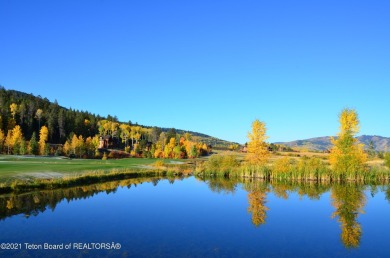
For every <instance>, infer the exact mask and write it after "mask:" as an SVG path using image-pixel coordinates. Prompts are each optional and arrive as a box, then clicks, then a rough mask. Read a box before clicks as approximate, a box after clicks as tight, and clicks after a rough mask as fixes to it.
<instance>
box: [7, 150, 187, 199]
mask: <svg viewBox="0 0 390 258" xmlns="http://www.w3.org/2000/svg"><path fill="white" fill-rule="evenodd" d="M193 170H194V165H193V164H188V163H184V162H182V161H177V160H175V161H172V160H158V161H157V160H156V159H134V158H129V159H120V160H79V159H73V160H70V159H65V158H58V157H25V156H22V157H15V156H0V193H6V192H24V191H31V190H34V189H55V188H60V187H69V186H76V185H84V184H91V183H98V182H105V181H110V180H119V179H126V178H135V177H140V176H143V177H145V176H151V177H152V176H174V175H188V174H191V173H192V172H193Z"/></svg>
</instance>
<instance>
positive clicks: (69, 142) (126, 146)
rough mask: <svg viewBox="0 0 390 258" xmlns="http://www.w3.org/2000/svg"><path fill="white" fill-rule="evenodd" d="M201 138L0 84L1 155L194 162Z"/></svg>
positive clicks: (203, 148) (205, 149)
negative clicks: (67, 106) (181, 160)
mask: <svg viewBox="0 0 390 258" xmlns="http://www.w3.org/2000/svg"><path fill="white" fill-rule="evenodd" d="M199 136H205V135H202V134H197V133H192V132H185V131H182V130H176V129H174V128H171V129H167V128H159V127H150V126H142V125H138V124H137V123H136V124H133V123H132V122H131V121H128V122H120V121H118V118H117V117H116V116H111V115H108V116H107V117H103V116H100V115H96V114H93V113H90V112H87V111H80V110H74V109H71V108H64V107H62V106H60V105H59V104H58V103H57V101H54V102H51V101H49V100H48V99H47V98H42V97H41V96H34V95H32V94H27V93H23V92H19V91H15V90H6V89H5V88H4V87H1V86H0V153H3V154H17V155H25V154H30V155H58V156H59V155H66V156H72V157H79V158H104V159H105V158H119V157H130V156H132V157H148V158H153V157H155V158H177V159H178V158H182V159H183V158H196V157H199V156H203V155H207V154H208V153H209V152H210V151H211V146H210V144H206V143H203V142H201V141H199V138H200V137H199Z"/></svg>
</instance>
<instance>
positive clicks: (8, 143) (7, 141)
mask: <svg viewBox="0 0 390 258" xmlns="http://www.w3.org/2000/svg"><path fill="white" fill-rule="evenodd" d="M11 132H12V131H11V130H8V132H7V137H6V138H5V146H6V147H7V154H8V155H9V154H10V149H11V148H12V147H13V145H12V134H11Z"/></svg>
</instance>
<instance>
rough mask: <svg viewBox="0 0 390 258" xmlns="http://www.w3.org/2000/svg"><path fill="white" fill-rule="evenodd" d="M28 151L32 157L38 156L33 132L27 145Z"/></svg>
mask: <svg viewBox="0 0 390 258" xmlns="http://www.w3.org/2000/svg"><path fill="white" fill-rule="evenodd" d="M28 151H29V153H30V154H32V155H38V151H39V149H38V142H37V137H36V135H35V132H33V133H32V135H31V139H30V142H29V143H28Z"/></svg>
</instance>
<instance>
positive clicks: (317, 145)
mask: <svg viewBox="0 0 390 258" xmlns="http://www.w3.org/2000/svg"><path fill="white" fill-rule="evenodd" d="M357 139H358V140H359V141H360V142H361V143H362V144H364V148H365V149H369V148H370V144H371V142H372V145H373V147H374V149H375V150H376V151H389V150H390V138H389V137H383V136H377V135H361V136H358V137H357ZM275 144H283V145H286V146H288V147H291V148H299V149H308V150H313V151H324V150H328V149H330V148H331V147H332V144H331V142H330V136H324V137H316V138H310V139H304V140H296V141H291V142H277V143H275Z"/></svg>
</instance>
